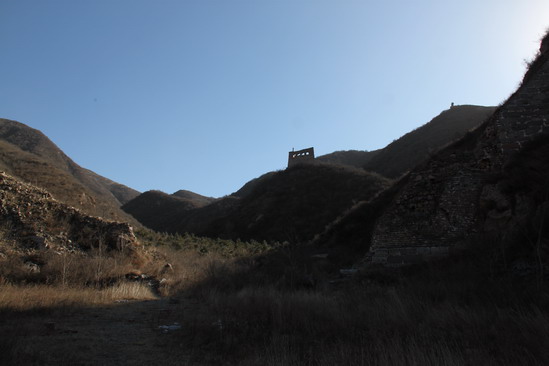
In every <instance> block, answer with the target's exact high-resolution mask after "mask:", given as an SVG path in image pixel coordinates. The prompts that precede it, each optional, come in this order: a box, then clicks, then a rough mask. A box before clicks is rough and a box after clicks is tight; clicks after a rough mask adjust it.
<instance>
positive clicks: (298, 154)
mask: <svg viewBox="0 0 549 366" xmlns="http://www.w3.org/2000/svg"><path fill="white" fill-rule="evenodd" d="M314 160H315V149H314V148H313V147H310V148H308V149H303V150H298V151H294V150H293V149H292V151H290V152H289V153H288V168H289V167H292V166H294V165H297V164H310V163H312V162H314Z"/></svg>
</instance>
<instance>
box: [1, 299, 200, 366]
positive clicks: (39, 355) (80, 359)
mask: <svg viewBox="0 0 549 366" xmlns="http://www.w3.org/2000/svg"><path fill="white" fill-rule="evenodd" d="M197 308H198V303H197V301H193V300H190V299H186V300H182V301H181V302H179V301H173V300H172V301H170V300H169V299H166V298H163V299H158V300H146V301H132V302H120V303H114V304H113V305H111V306H99V307H76V308H75V307H70V308H68V307H59V308H55V307H54V308H50V309H43V310H38V311H37V310H33V311H23V312H0V317H1V318H0V334H3V335H4V336H3V337H2V338H4V339H3V343H4V344H2V345H1V346H0V349H2V348H3V349H2V354H3V356H0V363H1V364H3V365H8V364H13V365H94V366H96V365H116V366H118V365H120V366H122V365H187V364H192V365H196V364H197V363H196V362H195V361H193V362H190V360H191V356H192V351H193V350H192V348H189V347H186V345H184V344H182V343H179V347H178V344H177V342H175V343H174V341H173V335H174V334H175V333H176V332H178V331H179V330H173V331H163V330H162V329H161V328H160V327H161V326H164V325H173V324H174V323H179V324H181V325H182V326H185V327H188V325H189V322H190V320H191V317H190V316H188V315H187V314H188V313H189V314H190V313H195V312H196V311H197ZM5 348H11V349H9V350H7V349H5ZM2 358H4V359H2ZM6 358H8V359H6Z"/></svg>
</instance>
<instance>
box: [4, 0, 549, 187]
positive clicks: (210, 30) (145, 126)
mask: <svg viewBox="0 0 549 366" xmlns="http://www.w3.org/2000/svg"><path fill="white" fill-rule="evenodd" d="M547 14H549V3H547V2H546V1H540V0H526V1H523V2H520V3H519V2H514V1H511V0H508V1H503V2H502V1H498V2H496V1H493V0H486V1H483V2H482V4H479V2H474V1H472V0H467V1H462V2H455V3H444V4H442V3H440V2H436V1H418V2H414V3H413V4H410V3H408V2H405V1H392V2H384V3H374V2H371V1H358V0H357V1H342V2H337V3H336V2H334V1H306V0H302V1H265V2H256V1H245V0H237V1H231V2H229V1H215V0H212V1H184V2H181V1H161V2H154V3H153V2H152V1H126V0H124V1H122V0H121V1H116V2H112V1H93V2H89V1H54V0H52V1H47V2H46V1H30V0H29V1H26V0H19V1H13V0H5V1H3V2H2V3H1V4H0V20H1V22H0V42H1V43H2V45H3V49H4V57H2V59H1V60H0V69H1V70H2V73H3V74H2V80H3V82H2V84H1V85H0V101H1V102H0V103H1V104H0V107H1V108H0V117H2V118H8V119H13V120H17V121H19V122H22V123H25V124H27V125H29V126H30V127H32V128H36V129H39V130H41V131H42V132H44V133H45V134H46V135H47V136H48V137H49V138H50V139H52V141H53V142H54V143H56V144H57V145H58V146H59V147H60V148H61V149H62V150H63V151H64V152H65V153H66V154H67V155H68V156H70V157H71V158H72V159H74V160H75V161H76V162H77V163H78V164H80V165H81V166H83V167H85V168H87V169H91V170H93V171H95V172H96V173H98V174H101V175H103V176H105V177H107V178H109V179H112V180H114V181H117V182H120V183H122V184H125V185H128V186H130V187H132V188H135V189H137V190H140V191H146V190H150V189H159V190H162V191H165V192H167V193H173V192H175V191H177V190H180V189H185V190H190V191H193V192H196V193H199V194H202V195H206V196H215V197H219V196H223V195H226V194H230V193H232V192H234V191H236V190H237V189H239V188H240V187H241V186H242V185H243V184H244V183H246V182H247V181H249V180H250V179H253V178H255V177H258V176H260V175H262V174H263V173H266V172H268V171H271V170H276V169H281V168H284V167H285V166H286V162H287V152H288V151H290V150H291V149H292V148H295V149H296V150H298V149H301V148H306V147H310V146H314V147H315V153H316V155H317V156H318V155H323V154H327V153H330V152H333V151H337V150H350V149H355V150H374V149H378V148H382V147H384V146H385V145H387V144H388V143H390V142H391V141H392V140H394V139H397V138H399V137H400V136H402V135H403V134H405V133H407V132H409V131H411V130H413V129H414V128H417V127H419V126H420V125H422V124H424V123H426V122H428V121H429V120H431V119H432V118H434V117H435V116H436V115H438V114H439V113H440V112H441V111H443V110H445V109H447V108H449V107H450V104H451V103H455V104H456V105H462V104H474V105H485V106H491V105H498V104H499V103H501V102H503V101H504V100H505V99H506V98H507V97H508V96H509V95H510V94H511V93H512V92H514V90H515V89H516V87H517V86H518V85H519V83H520V81H521V79H522V76H523V74H524V72H525V70H526V62H525V61H529V60H531V59H532V58H533V57H534V55H535V54H536V51H537V50H538V48H539V39H540V38H541V36H542V35H543V34H544V33H545V31H546V29H547V27H548V26H549V22H548V21H547V20H546V19H545V17H546V15H547Z"/></svg>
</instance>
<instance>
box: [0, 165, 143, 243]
mask: <svg viewBox="0 0 549 366" xmlns="http://www.w3.org/2000/svg"><path fill="white" fill-rule="evenodd" d="M0 235H1V236H0V250H2V251H15V252H22V251H23V252H24V251H32V250H40V249H51V250H56V251H75V250H89V249H92V248H97V249H101V250H105V251H109V250H118V251H126V252H128V253H132V252H134V251H135V250H136V249H137V248H138V246H139V244H138V242H137V239H136V238H135V235H134V233H133V231H132V228H131V227H130V225H129V224H127V223H120V222H114V221H107V220H104V219H101V218H98V217H92V216H89V215H86V214H84V213H83V212H82V211H80V210H79V209H76V208H73V207H70V206H67V205H65V204H63V203H60V202H58V201H57V200H55V199H54V198H53V197H52V196H51V195H50V194H49V193H48V192H47V191H45V190H43V189H41V188H37V187H35V186H33V185H30V184H27V183H23V182H21V181H19V180H17V179H15V178H13V177H11V176H9V175H8V174H6V173H3V172H0Z"/></svg>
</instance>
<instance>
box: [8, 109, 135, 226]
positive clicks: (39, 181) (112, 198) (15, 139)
mask: <svg viewBox="0 0 549 366" xmlns="http://www.w3.org/2000/svg"><path fill="white" fill-rule="evenodd" d="M0 170H2V171H5V172H7V173H9V174H11V175H13V176H15V177H17V178H19V179H21V180H23V181H25V182H28V183H32V184H34V185H36V186H39V187H42V188H44V189H47V190H48V191H49V192H50V193H52V194H53V195H54V196H55V198H56V199H58V200H60V201H62V202H64V203H67V204H69V205H71V206H73V207H76V208H80V209H82V210H84V211H85V212H87V213H88V214H90V215H94V216H100V217H105V218H108V219H114V220H120V221H130V222H132V223H133V224H134V225H138V222H137V221H136V220H134V219H133V218H132V217H131V216H130V215H128V214H126V213H125V212H124V211H122V210H121V209H120V205H121V204H122V203H125V202H126V201H128V200H130V199H132V198H134V197H136V196H137V195H138V194H139V193H138V192H137V191H135V190H133V189H131V188H128V187H126V186H124V185H122V184H118V183H116V182H113V181H111V180H109V179H107V178H104V177H101V176H99V175H97V174H95V173H94V172H92V171H90V170H87V169H84V168H82V167H80V166H79V165H78V164H76V163H75V162H74V161H72V160H71V159H70V158H69V157H68V156H66V155H65V154H64V153H63V152H62V151H61V150H60V149H59V148H58V147H57V146H56V145H55V144H54V143H53V142H51V141H50V140H49V139H48V138H47V137H46V136H45V135H44V134H43V133H41V132H40V131H38V130H35V129H32V128H30V127H28V126H26V125H24V124H22V123H19V122H15V121H10V120H6V119H1V118H0Z"/></svg>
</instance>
